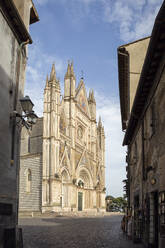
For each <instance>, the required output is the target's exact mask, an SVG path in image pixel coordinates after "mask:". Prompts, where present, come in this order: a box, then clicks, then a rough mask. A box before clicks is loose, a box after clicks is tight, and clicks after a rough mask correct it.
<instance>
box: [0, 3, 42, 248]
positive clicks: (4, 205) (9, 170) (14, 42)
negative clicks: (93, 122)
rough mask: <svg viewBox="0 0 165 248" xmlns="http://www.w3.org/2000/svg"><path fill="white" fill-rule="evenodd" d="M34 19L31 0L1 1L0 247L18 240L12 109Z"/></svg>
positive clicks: (16, 130)
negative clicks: (30, 27) (29, 30)
mask: <svg viewBox="0 0 165 248" xmlns="http://www.w3.org/2000/svg"><path fill="white" fill-rule="evenodd" d="M23 12H24V13H26V17H25V14H23ZM36 21H38V15H37V12H36V10H35V7H34V5H33V3H32V1H31V0H28V1H24V0H21V1H18V0H10V1H9V0H3V1H0V37H1V39H0V54H1V56H0V87H1V88H0V89H1V90H0V105H1V108H0V117H1V120H0V147H1V149H0V247H4V245H6V246H5V247H16V242H17V241H16V239H17V238H16V236H17V231H16V229H17V224H18V190H17V189H18V177H19V175H18V172H19V153H20V152H19V147H20V145H19V140H20V126H19V125H17V120H16V116H15V115H14V112H15V111H16V112H18V113H20V114H21V112H22V109H21V106H20V103H19V99H20V98H21V97H23V92H24V81H25V68H26V54H27V48H26V45H27V44H31V43H32V39H31V37H30V35H29V32H28V29H29V24H32V23H34V22H36Z"/></svg>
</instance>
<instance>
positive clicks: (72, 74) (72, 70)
mask: <svg viewBox="0 0 165 248" xmlns="http://www.w3.org/2000/svg"><path fill="white" fill-rule="evenodd" d="M70 72H71V76H72V77H73V78H75V74H74V69H73V61H72V63H71V65H70Z"/></svg>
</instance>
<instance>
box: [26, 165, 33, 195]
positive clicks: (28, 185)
mask: <svg viewBox="0 0 165 248" xmlns="http://www.w3.org/2000/svg"><path fill="white" fill-rule="evenodd" d="M26 180H27V188H26V192H27V193H30V192H31V184H32V173H31V170H30V169H28V172H27V179H26Z"/></svg>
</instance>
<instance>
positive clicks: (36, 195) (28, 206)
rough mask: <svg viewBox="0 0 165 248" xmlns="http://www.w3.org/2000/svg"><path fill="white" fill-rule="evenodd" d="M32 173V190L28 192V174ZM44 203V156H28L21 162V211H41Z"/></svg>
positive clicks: (22, 158) (23, 157)
mask: <svg viewBox="0 0 165 248" xmlns="http://www.w3.org/2000/svg"><path fill="white" fill-rule="evenodd" d="M28 170H30V171H31V190H30V192H27V174H28ZM41 201H42V155H41V154H35V155H26V156H22V157H21V160H20V187H19V211H20V212H22V211H28V212H33V211H40V210H41V204H42V203H41Z"/></svg>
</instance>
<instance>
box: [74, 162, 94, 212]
mask: <svg viewBox="0 0 165 248" xmlns="http://www.w3.org/2000/svg"><path fill="white" fill-rule="evenodd" d="M77 186H78V210H79V211H82V210H83V209H89V208H91V207H92V191H91V189H93V183H92V177H91V174H90V171H89V170H88V169H87V168H86V167H85V166H82V167H81V168H80V169H79V171H78V180H77Z"/></svg>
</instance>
